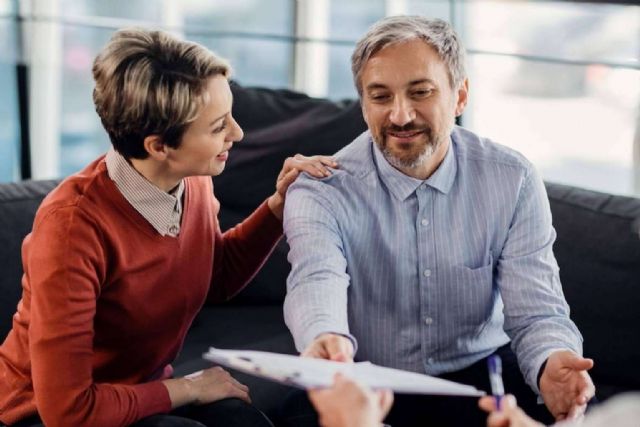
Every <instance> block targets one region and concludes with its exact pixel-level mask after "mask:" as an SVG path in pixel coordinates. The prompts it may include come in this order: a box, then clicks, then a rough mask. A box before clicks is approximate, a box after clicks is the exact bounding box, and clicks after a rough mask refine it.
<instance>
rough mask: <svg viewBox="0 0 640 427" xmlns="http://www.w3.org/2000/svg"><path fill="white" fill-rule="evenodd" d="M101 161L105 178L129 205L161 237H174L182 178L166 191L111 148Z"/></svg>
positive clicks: (178, 217) (181, 190)
mask: <svg viewBox="0 0 640 427" xmlns="http://www.w3.org/2000/svg"><path fill="white" fill-rule="evenodd" d="M105 161H106V164H107V173H108V174H109V178H111V180H112V181H113V182H114V183H115V184H116V187H118V190H120V193H122V195H123V196H124V198H125V199H126V200H127V201H128V202H129V203H130V204H131V206H133V208H134V209H135V210H136V211H138V213H140V215H142V216H143V217H144V219H146V220H147V222H149V224H151V226H152V227H153V228H154V229H155V230H156V231H157V232H158V233H160V234H161V235H162V236H166V235H170V236H177V235H178V232H179V230H180V219H181V217H182V195H183V194H184V188H185V185H184V180H181V181H180V184H178V186H177V187H176V188H175V189H174V190H172V191H171V192H170V193H167V192H165V191H162V190H161V189H159V188H158V187H156V186H155V185H153V184H152V183H151V182H149V181H148V180H147V179H146V178H144V177H143V176H142V175H140V174H139V173H138V171H136V170H135V169H134V168H133V166H131V164H129V162H128V161H127V160H126V159H125V158H124V157H123V156H122V155H121V154H120V153H118V152H117V151H115V150H114V149H113V148H111V149H110V150H109V152H107V155H106V159H105Z"/></svg>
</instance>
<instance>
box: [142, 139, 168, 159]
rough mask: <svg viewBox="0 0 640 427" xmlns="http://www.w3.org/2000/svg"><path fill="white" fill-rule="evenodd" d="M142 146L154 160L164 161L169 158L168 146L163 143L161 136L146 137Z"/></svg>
mask: <svg viewBox="0 0 640 427" xmlns="http://www.w3.org/2000/svg"><path fill="white" fill-rule="evenodd" d="M142 144H143V145H144V149H145V151H146V152H147V153H148V154H149V157H151V158H152V159H154V160H159V161H163V160H165V159H166V158H167V154H168V150H167V146H166V145H165V144H164V143H163V142H162V138H161V137H160V136H159V135H149V136H147V137H145V138H144V141H143V142H142Z"/></svg>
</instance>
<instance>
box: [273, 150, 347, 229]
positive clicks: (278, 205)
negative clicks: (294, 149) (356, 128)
mask: <svg viewBox="0 0 640 427" xmlns="http://www.w3.org/2000/svg"><path fill="white" fill-rule="evenodd" d="M337 167H338V163H337V162H336V161H335V160H334V159H333V157H330V156H311V157H307V156H303V155H302V154H296V155H295V156H293V157H289V158H287V159H286V160H285V161H284V165H283V166H282V170H281V171H280V174H278V179H277V180H276V192H275V193H273V195H272V196H271V197H269V200H268V201H267V203H268V204H269V208H270V209H271V212H273V214H274V215H275V216H276V217H277V218H279V219H280V220H282V213H283V211H284V200H285V197H286V194H287V189H288V188H289V186H290V185H291V184H293V182H294V181H295V180H296V178H297V177H298V175H299V174H300V172H307V173H308V174H309V175H311V176H314V177H316V178H326V177H328V176H330V175H331V170H330V169H329V168H334V169H335V168H337Z"/></svg>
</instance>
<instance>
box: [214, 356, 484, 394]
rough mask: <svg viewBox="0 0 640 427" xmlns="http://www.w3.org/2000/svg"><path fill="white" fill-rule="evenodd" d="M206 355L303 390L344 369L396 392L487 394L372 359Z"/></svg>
mask: <svg viewBox="0 0 640 427" xmlns="http://www.w3.org/2000/svg"><path fill="white" fill-rule="evenodd" d="M203 357H204V358H205V359H207V360H210V361H212V362H215V363H218V364H220V365H223V366H226V367H228V368H233V369H237V370H238V371H241V372H245V373H247V374H252V375H256V376H259V377H263V378H267V379H270V380H272V381H276V382H280V383H283V384H287V385H292V386H295V387H298V388H302V389H310V388H323V387H329V386H331V385H332V384H333V377H334V375H335V374H336V373H338V372H340V373H342V374H343V375H345V376H347V377H349V378H353V379H355V380H357V381H359V382H360V383H362V384H365V385H367V386H369V387H371V388H374V389H381V388H385V389H390V390H393V391H394V392H396V393H412V394H439V395H450V396H483V395H484V394H485V393H484V392H483V391H480V390H478V389H476V388H475V387H472V386H469V385H465V384H459V383H456V382H453V381H447V380H443V379H440V378H435V377H431V376H429V375H423V374H418V373H415V372H408V371H401V370H399V369H392V368H384V367H382V366H377V365H374V364H372V363H369V362H359V363H340V362H332V361H329V360H322V359H310V358H302V357H299V356H291V355H288V354H278V353H269V352H264V351H246V350H220V349H216V348H213V347H211V348H210V349H209V351H208V352H207V353H205V354H204V355H203Z"/></svg>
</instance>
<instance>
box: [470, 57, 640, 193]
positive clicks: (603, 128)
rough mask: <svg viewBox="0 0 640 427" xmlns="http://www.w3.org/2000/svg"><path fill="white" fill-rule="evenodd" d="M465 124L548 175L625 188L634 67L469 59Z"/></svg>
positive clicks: (639, 94)
mask: <svg viewBox="0 0 640 427" xmlns="http://www.w3.org/2000/svg"><path fill="white" fill-rule="evenodd" d="M470 70H472V72H471V75H470V81H471V86H470V87H471V91H470V96H471V99H470V104H469V107H468V108H467V112H468V113H465V117H464V123H465V126H467V127H469V128H470V129H472V130H474V131H475V132H478V133H479V134H480V135H482V136H486V137H489V138H491V139H492V140H494V141H496V142H499V143H502V144H505V145H508V146H510V147H513V148H515V149H516V150H518V151H520V152H521V153H522V154H524V155H525V156H526V157H527V158H528V159H529V160H531V161H532V162H533V163H534V164H535V165H536V167H537V168H538V170H539V171H541V173H542V175H543V177H544V178H545V179H547V180H550V181H555V182H561V183H566V184H571V185H576V186H580V187H586V188H591V189H594V190H600V191H605V192H610V193H618V194H633V191H634V190H633V164H632V159H633V156H632V151H633V138H634V132H636V131H638V130H637V129H636V128H635V127H636V125H637V121H636V114H637V108H638V107H639V102H640V70H632V69H620V68H610V67H604V66H595V65H594V66H588V67H584V66H575V65H557V64H548V63H539V62H531V61H523V60H519V59H516V58H501V57H495V56H490V55H472V56H471V57H470Z"/></svg>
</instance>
